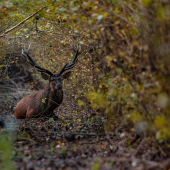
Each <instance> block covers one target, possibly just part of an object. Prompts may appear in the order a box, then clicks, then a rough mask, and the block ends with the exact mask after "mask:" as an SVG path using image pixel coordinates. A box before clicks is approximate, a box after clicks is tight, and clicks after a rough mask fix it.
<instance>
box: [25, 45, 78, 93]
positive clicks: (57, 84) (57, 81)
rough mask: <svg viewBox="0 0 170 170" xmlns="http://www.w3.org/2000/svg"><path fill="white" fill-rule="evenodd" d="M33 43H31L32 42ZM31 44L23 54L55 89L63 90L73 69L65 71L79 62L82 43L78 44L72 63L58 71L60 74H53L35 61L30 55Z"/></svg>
mask: <svg viewBox="0 0 170 170" xmlns="http://www.w3.org/2000/svg"><path fill="white" fill-rule="evenodd" d="M30 45H31V44H30ZM30 45H29V48H28V51H27V52H25V53H24V52H23V50H22V55H23V56H24V57H26V59H27V61H28V62H29V63H30V64H31V65H32V66H34V67H35V68H36V69H37V71H39V72H41V76H42V78H43V79H44V80H49V82H50V84H51V86H52V88H53V89H54V90H61V89H62V87H63V85H62V84H63V83H62V82H63V80H64V79H68V78H69V76H70V74H71V71H68V72H66V73H65V71H67V70H69V69H71V68H73V67H74V66H75V64H76V62H77V57H78V56H79V54H80V50H81V46H80V45H77V51H76V54H75V57H74V59H73V60H72V61H71V62H70V64H66V65H65V66H64V67H63V68H62V69H61V71H60V72H59V73H58V74H53V73H51V72H50V71H49V70H46V69H44V68H42V67H40V66H39V65H38V64H37V63H36V62H35V61H33V59H32V58H31V57H30V56H29V49H30Z"/></svg>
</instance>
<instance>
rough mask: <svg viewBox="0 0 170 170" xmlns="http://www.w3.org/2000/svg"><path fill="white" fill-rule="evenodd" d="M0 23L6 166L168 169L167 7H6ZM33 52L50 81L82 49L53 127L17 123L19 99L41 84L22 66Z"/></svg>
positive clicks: (17, 0) (50, 3)
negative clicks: (24, 54) (24, 52)
mask: <svg viewBox="0 0 170 170" xmlns="http://www.w3.org/2000/svg"><path fill="white" fill-rule="evenodd" d="M43 7H45V8H43ZM42 8H43V9H42ZM39 10H40V11H39ZM37 11H39V12H38V13H37V14H35V15H33V16H32V17H30V18H28V19H27V20H26V21H25V22H23V21H24V19H26V18H27V17H29V16H31V15H32V14H34V13H35V12H37ZM0 19H1V21H0V25H1V29H0V47H1V53H0V93H1V96H2V97H1V99H0V102H1V103H0V114H1V118H2V119H3V121H5V123H6V122H8V121H9V122H13V123H12V125H13V126H15V128H13V129H14V131H13V132H12V133H13V134H14V133H15V135H13V136H10V135H9V134H11V132H9V131H8V130H5V133H9V134H8V135H9V136H7V138H10V140H9V143H8V144H7V146H5V145H4V147H1V148H0V151H2V152H0V154H1V161H2V162H3V160H5V154H2V153H4V152H6V153H7V157H8V159H7V162H5V163H4V164H3V165H2V166H4V167H5V166H7V165H9V168H8V167H7V168H6V169H10V168H11V169H12V166H13V165H12V164H11V161H10V158H9V155H10V154H11V150H13V152H12V155H13V156H12V159H13V160H14V161H15V165H16V167H17V168H18V169H22V167H23V169H24V168H25V169H31V168H32V169H48V170H50V168H51V169H69V168H70V169H137V168H138V169H155V168H157V169H163V168H165V167H167V168H168V163H169V157H170V150H169V147H170V143H169V142H170V141H169V138H170V124H169V121H170V116H169V115H170V113H169V112H170V79H169V77H170V75H169V74H170V67H169V64H170V51H169V45H170V40H169V37H170V35H169V27H170V3H169V1H168V0H159V1H156V0H143V1H141V0H139V1H137V0H131V1H130V0H129V1H128V0H127V1H123V0H121V1H120V0H105V1H100V0H99V1H93V0H89V1H82V0H76V1H73V0H70V1H69V2H68V1H64V0H56V1H54V0H45V1H39V0H37V1H34V2H33V1H28V0H13V1H7V2H6V1H2V2H0ZM19 23H21V24H19ZM17 24H19V25H17ZM30 43H31V49H30V55H31V57H32V58H34V59H35V60H36V62H37V63H38V64H39V65H41V66H42V67H44V68H46V69H49V70H50V71H51V72H56V73H57V72H58V71H60V69H61V68H62V67H63V66H64V64H65V63H66V62H68V61H70V60H71V59H72V58H73V55H74V50H73V48H76V45H77V44H80V45H81V48H82V51H81V55H80V56H79V60H78V63H77V65H76V67H75V68H74V69H73V70H72V71H73V72H72V75H71V78H70V79H69V80H68V81H65V82H64V93H65V96H64V102H63V103H62V105H61V106H60V107H59V108H58V109H56V111H55V113H56V114H57V115H58V116H59V120H57V121H54V120H53V119H37V120H25V121H17V120H15V119H14V116H13V107H15V105H16V103H17V102H18V101H19V99H21V98H22V96H23V95H25V94H27V93H30V92H32V90H38V89H41V88H43V85H44V84H45V83H46V82H44V81H42V79H41V76H40V74H39V73H38V72H36V70H35V69H34V68H32V67H30V66H29V65H28V63H26V61H25V59H24V58H23V57H22V56H21V50H22V49H24V48H26V49H27V47H28V46H29V44H30ZM30 89H31V90H30ZM7 120H8V121H7ZM3 121H2V122H3ZM14 122H15V123H14ZM8 125H9V126H10V123H9V124H8ZM12 125H11V126H12ZM6 127H7V125H6ZM7 129H8V128H7ZM9 129H10V128H9ZM65 132H67V133H65ZM1 133H2V135H3V133H4V130H2V132H1ZM68 133H71V135H73V134H74V135H73V136H71V137H70V136H67V135H70V134H68ZM72 133H73V134H72ZM84 133H86V134H84ZM4 138H5V137H4ZM66 138H68V140H67V139H66ZM69 138H71V139H69ZM74 138H75V139H74ZM11 139H12V140H11ZM10 141H12V142H11V143H10ZM0 142H1V143H2V144H3V143H4V141H3V140H1V141H0ZM73 143H75V144H73ZM11 145H13V146H14V147H13V149H10V147H11ZM2 146H3V145H2ZM8 146H9V147H8ZM44 148H45V149H44ZM8 161H9V163H8ZM4 169H5V168H4Z"/></svg>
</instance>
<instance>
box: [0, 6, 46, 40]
mask: <svg viewBox="0 0 170 170" xmlns="http://www.w3.org/2000/svg"><path fill="white" fill-rule="evenodd" d="M45 7H46V6H44V7H42V8H41V9H40V10H38V11H37V12H35V13H33V14H32V15H30V16H29V17H27V18H25V19H24V20H23V21H21V22H20V23H18V24H17V25H15V26H14V27H12V28H10V29H8V30H7V31H5V32H4V33H3V34H1V35H0V37H3V36H4V35H5V34H7V33H9V32H11V31H12V30H14V29H15V28H16V27H18V26H20V25H21V24H23V23H24V22H26V21H27V20H29V19H30V18H32V17H33V16H34V15H36V14H37V13H38V12H40V11H42V10H43V9H44V8H45Z"/></svg>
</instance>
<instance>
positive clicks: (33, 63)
mask: <svg viewBox="0 0 170 170" xmlns="http://www.w3.org/2000/svg"><path fill="white" fill-rule="evenodd" d="M30 46H31V44H30V45H29V47H28V50H27V52H25V53H26V54H24V53H23V49H22V55H23V56H24V57H26V59H27V61H29V63H30V64H31V65H32V66H34V67H36V68H37V69H38V70H37V71H39V72H44V73H47V74H49V75H50V76H52V75H53V73H51V72H50V71H48V70H46V69H43V68H41V67H40V66H39V65H38V64H37V63H36V62H35V61H34V60H33V59H32V58H31V57H30V56H29V54H28V53H29V49H30Z"/></svg>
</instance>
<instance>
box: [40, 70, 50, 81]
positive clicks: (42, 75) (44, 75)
mask: <svg viewBox="0 0 170 170" xmlns="http://www.w3.org/2000/svg"><path fill="white" fill-rule="evenodd" d="M41 77H42V78H43V79H44V80H49V79H50V75H48V74H46V73H43V72H41Z"/></svg>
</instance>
